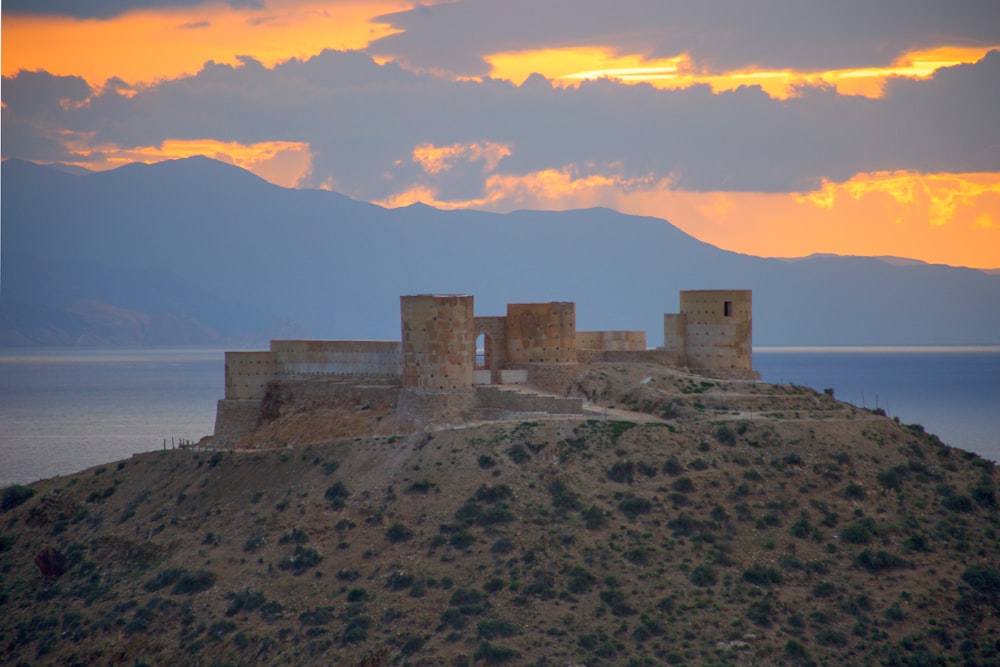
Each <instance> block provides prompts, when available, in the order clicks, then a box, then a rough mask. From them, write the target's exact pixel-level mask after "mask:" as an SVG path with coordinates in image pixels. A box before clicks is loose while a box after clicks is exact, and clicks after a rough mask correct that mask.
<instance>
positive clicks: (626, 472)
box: [604, 461, 635, 484]
mask: <svg viewBox="0 0 1000 667" xmlns="http://www.w3.org/2000/svg"><path fill="white" fill-rule="evenodd" d="M604 474H605V475H606V476H607V478H608V479H610V480H611V481H612V482H618V483H619V484H631V483H632V482H633V481H634V480H635V463H633V462H632V461H616V462H615V463H614V464H613V465H612V466H611V467H610V468H608V469H607V471H606V472H605V473H604Z"/></svg>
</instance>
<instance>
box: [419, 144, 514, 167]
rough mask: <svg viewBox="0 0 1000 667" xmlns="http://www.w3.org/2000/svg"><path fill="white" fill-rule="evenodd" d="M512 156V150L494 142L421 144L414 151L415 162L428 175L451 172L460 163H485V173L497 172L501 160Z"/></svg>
mask: <svg viewBox="0 0 1000 667" xmlns="http://www.w3.org/2000/svg"><path fill="white" fill-rule="evenodd" d="M508 155H510V148H509V147H508V146H504V145H503V144H498V143H495V142H492V141H483V142H477V143H469V144H452V145H450V146H435V145H433V144H421V145H420V146H417V147H416V148H414V149H413V161H414V162H416V163H417V164H419V165H420V167H421V169H423V170H424V171H425V172H427V173H428V174H439V173H441V172H443V171H449V170H450V169H451V168H452V167H453V166H454V165H455V164H457V163H458V162H484V163H485V164H484V165H483V171H485V172H492V171H494V170H496V168H497V165H498V164H499V163H500V160H502V159H504V158H505V157H507V156H508Z"/></svg>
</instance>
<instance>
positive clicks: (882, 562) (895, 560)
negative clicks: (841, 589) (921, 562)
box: [854, 549, 909, 574]
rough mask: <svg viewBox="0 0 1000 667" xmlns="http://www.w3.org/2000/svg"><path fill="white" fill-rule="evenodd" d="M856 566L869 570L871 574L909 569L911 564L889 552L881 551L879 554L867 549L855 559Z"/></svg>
mask: <svg viewBox="0 0 1000 667" xmlns="http://www.w3.org/2000/svg"><path fill="white" fill-rule="evenodd" d="M854 564H855V565H856V566H858V567H860V568H863V569H865V570H868V571H869V572H871V573H873V574H874V573H878V572H887V571H889V570H896V569H900V568H904V567H908V566H909V563H907V562H906V561H905V560H903V559H902V558H900V557H899V556H895V555H893V554H891V553H889V552H887V551H882V550H879V551H877V552H872V551H871V550H870V549H865V550H864V551H862V552H861V553H859V554H858V555H857V556H855V557H854Z"/></svg>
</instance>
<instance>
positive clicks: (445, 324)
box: [399, 294, 476, 390]
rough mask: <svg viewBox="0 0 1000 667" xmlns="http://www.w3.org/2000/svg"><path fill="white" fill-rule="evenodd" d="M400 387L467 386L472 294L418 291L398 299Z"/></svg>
mask: <svg viewBox="0 0 1000 667" xmlns="http://www.w3.org/2000/svg"><path fill="white" fill-rule="evenodd" d="M399 305H400V319H401V323H402V330H403V331H402V333H403V340H402V351H403V386H404V387H412V388H416V389H433V390H444V389H469V388H471V387H472V378H473V370H474V368H475V355H476V340H475V317H474V315H473V305H472V297H471V296H468V295H463V294H448V295H438V294H419V295H416V296H401V297H400V298H399Z"/></svg>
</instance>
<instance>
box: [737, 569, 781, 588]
mask: <svg viewBox="0 0 1000 667" xmlns="http://www.w3.org/2000/svg"><path fill="white" fill-rule="evenodd" d="M743 580H744V581H746V582H748V583H751V584H756V585H757V586H770V585H771V584H780V583H781V572H779V571H778V570H777V569H775V568H773V567H765V566H763V565H760V564H754V565H752V566H750V567H749V568H748V569H746V570H744V571H743Z"/></svg>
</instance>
